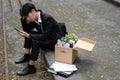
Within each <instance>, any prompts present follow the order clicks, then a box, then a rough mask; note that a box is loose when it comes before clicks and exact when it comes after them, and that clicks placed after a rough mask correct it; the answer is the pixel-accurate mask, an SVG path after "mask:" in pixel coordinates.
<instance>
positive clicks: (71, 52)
mask: <svg viewBox="0 0 120 80" xmlns="http://www.w3.org/2000/svg"><path fill="white" fill-rule="evenodd" d="M95 44H96V41H94V40H91V39H88V38H80V39H79V40H78V41H77V43H76V44H75V45H74V47H73V48H64V47H60V46H58V45H57V44H56V45H55V61H58V62H63V63H68V64H72V63H73V62H74V61H75V59H76V57H77V51H78V50H80V51H82V52H85V53H91V52H92V50H93V48H94V46H95Z"/></svg>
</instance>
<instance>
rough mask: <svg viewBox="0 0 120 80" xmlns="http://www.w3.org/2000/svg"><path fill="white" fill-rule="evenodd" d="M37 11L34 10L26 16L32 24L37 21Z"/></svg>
mask: <svg viewBox="0 0 120 80" xmlns="http://www.w3.org/2000/svg"><path fill="white" fill-rule="evenodd" d="M35 16H36V15H35V11H34V10H32V11H31V12H29V14H28V15H27V16H26V19H27V20H28V21H30V22H33V21H35V20H36V17H35Z"/></svg>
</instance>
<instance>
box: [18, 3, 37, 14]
mask: <svg viewBox="0 0 120 80" xmlns="http://www.w3.org/2000/svg"><path fill="white" fill-rule="evenodd" d="M32 9H34V10H35V11H37V10H36V7H35V6H34V4H32V3H26V4H24V5H23V6H22V8H21V9H20V16H27V15H28V14H29V13H30V12H31V10H32Z"/></svg>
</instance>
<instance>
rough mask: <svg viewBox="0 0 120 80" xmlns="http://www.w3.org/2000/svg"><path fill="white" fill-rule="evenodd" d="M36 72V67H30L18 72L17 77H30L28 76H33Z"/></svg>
mask: <svg viewBox="0 0 120 80" xmlns="http://www.w3.org/2000/svg"><path fill="white" fill-rule="evenodd" d="M35 72H36V68H35V67H33V68H31V69H29V68H28V67H26V68H24V69H23V70H21V71H18V72H17V75H19V76H25V75H28V74H33V73H35Z"/></svg>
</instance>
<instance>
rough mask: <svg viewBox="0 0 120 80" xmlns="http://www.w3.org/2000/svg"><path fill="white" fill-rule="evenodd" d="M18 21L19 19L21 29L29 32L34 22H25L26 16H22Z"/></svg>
mask: <svg viewBox="0 0 120 80" xmlns="http://www.w3.org/2000/svg"><path fill="white" fill-rule="evenodd" d="M20 21H21V25H22V28H23V31H25V32H28V33H29V32H30V31H31V30H32V29H33V26H34V23H32V22H31V23H27V20H26V18H24V19H23V18H21V19H20Z"/></svg>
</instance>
